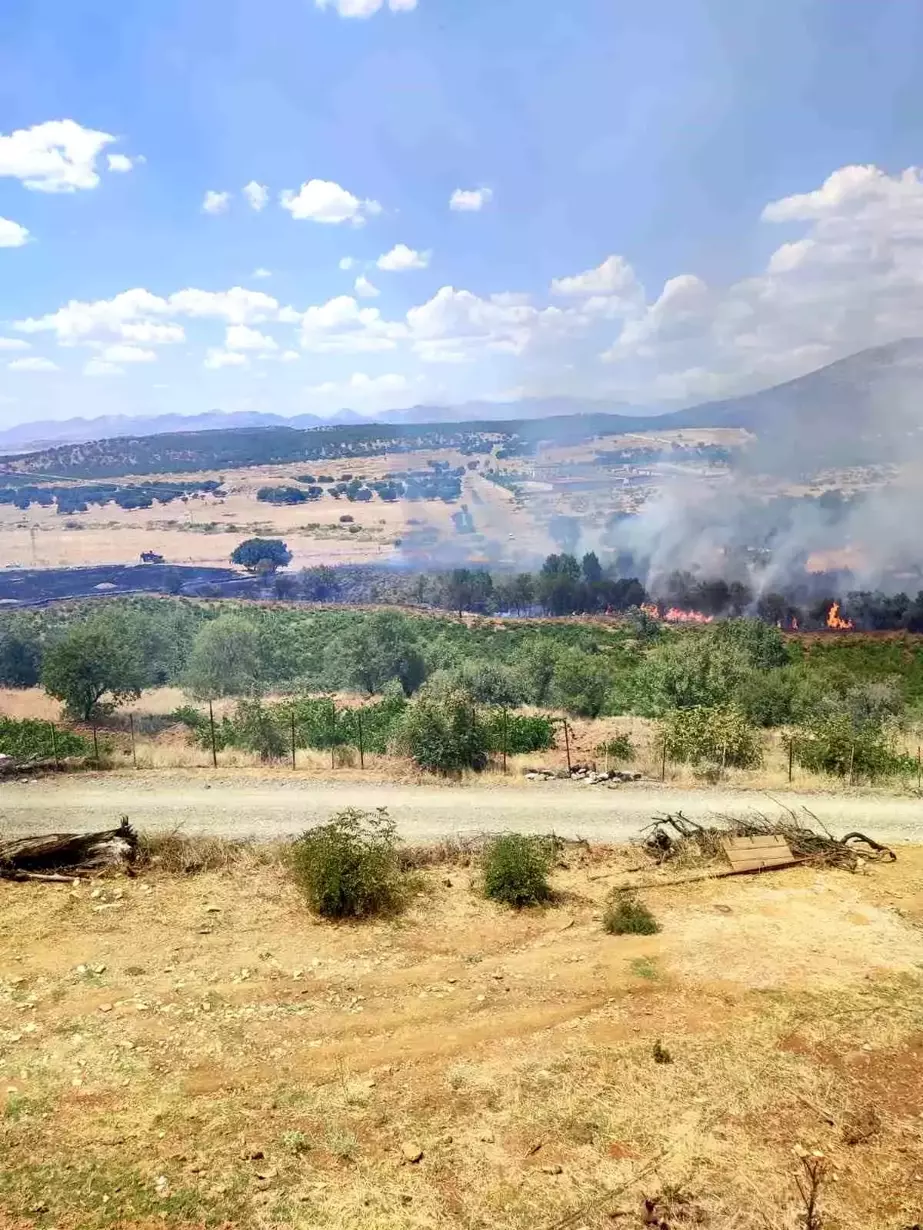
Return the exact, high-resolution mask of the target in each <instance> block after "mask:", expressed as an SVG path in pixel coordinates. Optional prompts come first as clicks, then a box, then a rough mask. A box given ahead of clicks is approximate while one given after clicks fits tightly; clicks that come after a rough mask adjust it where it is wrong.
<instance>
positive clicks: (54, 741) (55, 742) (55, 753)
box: [48, 722, 61, 769]
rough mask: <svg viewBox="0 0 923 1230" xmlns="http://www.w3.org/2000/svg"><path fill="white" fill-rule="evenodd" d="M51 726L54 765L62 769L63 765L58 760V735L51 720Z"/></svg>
mask: <svg viewBox="0 0 923 1230" xmlns="http://www.w3.org/2000/svg"><path fill="white" fill-rule="evenodd" d="M48 725H49V726H50V727H51V755H52V757H53V758H54V767H55V768H56V769H60V767H61V765H60V763H59V762H58V736H57V735H56V734H55V728H54V722H49V723H48Z"/></svg>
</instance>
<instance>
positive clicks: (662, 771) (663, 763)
mask: <svg viewBox="0 0 923 1230" xmlns="http://www.w3.org/2000/svg"><path fill="white" fill-rule="evenodd" d="M660 780H661V781H662V782H665V781H666V780H667V741H666V739H664V741H663V756H662V758H661V761H660Z"/></svg>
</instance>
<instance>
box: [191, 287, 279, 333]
mask: <svg viewBox="0 0 923 1230" xmlns="http://www.w3.org/2000/svg"><path fill="white" fill-rule="evenodd" d="M167 306H168V309H169V310H172V311H175V312H179V313H180V314H182V315H184V316H202V317H209V316H213V317H216V318H217V319H219V320H221V319H223V320H226V321H228V322H229V323H230V324H235V325H245V324H254V323H259V322H260V321H262V320H272V319H273V318H274V317H275V316H276V314H277V312H278V310H279V302H278V300H277V299H274V298H273V297H272V295H267V294H264V293H263V291H260V290H246V289H245V288H244V287H242V286H232V287H231V289H230V290H219V291H212V290H194V289H189V290H180V291H177V292H176V293H175V294H173V295H171V296H170V298H169V300H168V303H167Z"/></svg>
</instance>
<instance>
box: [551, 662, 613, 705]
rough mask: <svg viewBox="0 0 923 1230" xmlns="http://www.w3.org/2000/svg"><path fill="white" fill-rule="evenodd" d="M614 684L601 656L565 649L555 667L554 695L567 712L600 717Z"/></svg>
mask: <svg viewBox="0 0 923 1230" xmlns="http://www.w3.org/2000/svg"><path fill="white" fill-rule="evenodd" d="M612 685H613V676H612V672H611V671H610V669H609V667H608V666H607V664H606V661H605V659H604V658H602V657H600V656H599V655H598V654H589V653H583V652H582V650H579V649H565V650H564V652H563V653H561V654H560V655H559V656H558V660H557V662H556V663H555V668H554V682H553V689H554V690H553V694H554V698H555V700H556V701H557V702H558V704H559V705H562V706H563V707H564V708H565V709H566V710H567V711H568V713H575V714H578V715H579V716H580V717H599V715H600V714H601V713H602V711H603V709H604V708H605V707H606V699H607V697H608V695H609V692H610V690H611V688H612Z"/></svg>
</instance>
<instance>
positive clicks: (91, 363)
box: [83, 359, 125, 376]
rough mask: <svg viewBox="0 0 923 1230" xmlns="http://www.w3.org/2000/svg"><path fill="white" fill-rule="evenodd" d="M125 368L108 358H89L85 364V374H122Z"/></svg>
mask: <svg viewBox="0 0 923 1230" xmlns="http://www.w3.org/2000/svg"><path fill="white" fill-rule="evenodd" d="M124 372H125V369H124V368H122V367H119V365H118V364H117V363H110V362H109V360H108V359H87V361H86V363H84V365H83V374H84V376H122V375H124Z"/></svg>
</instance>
